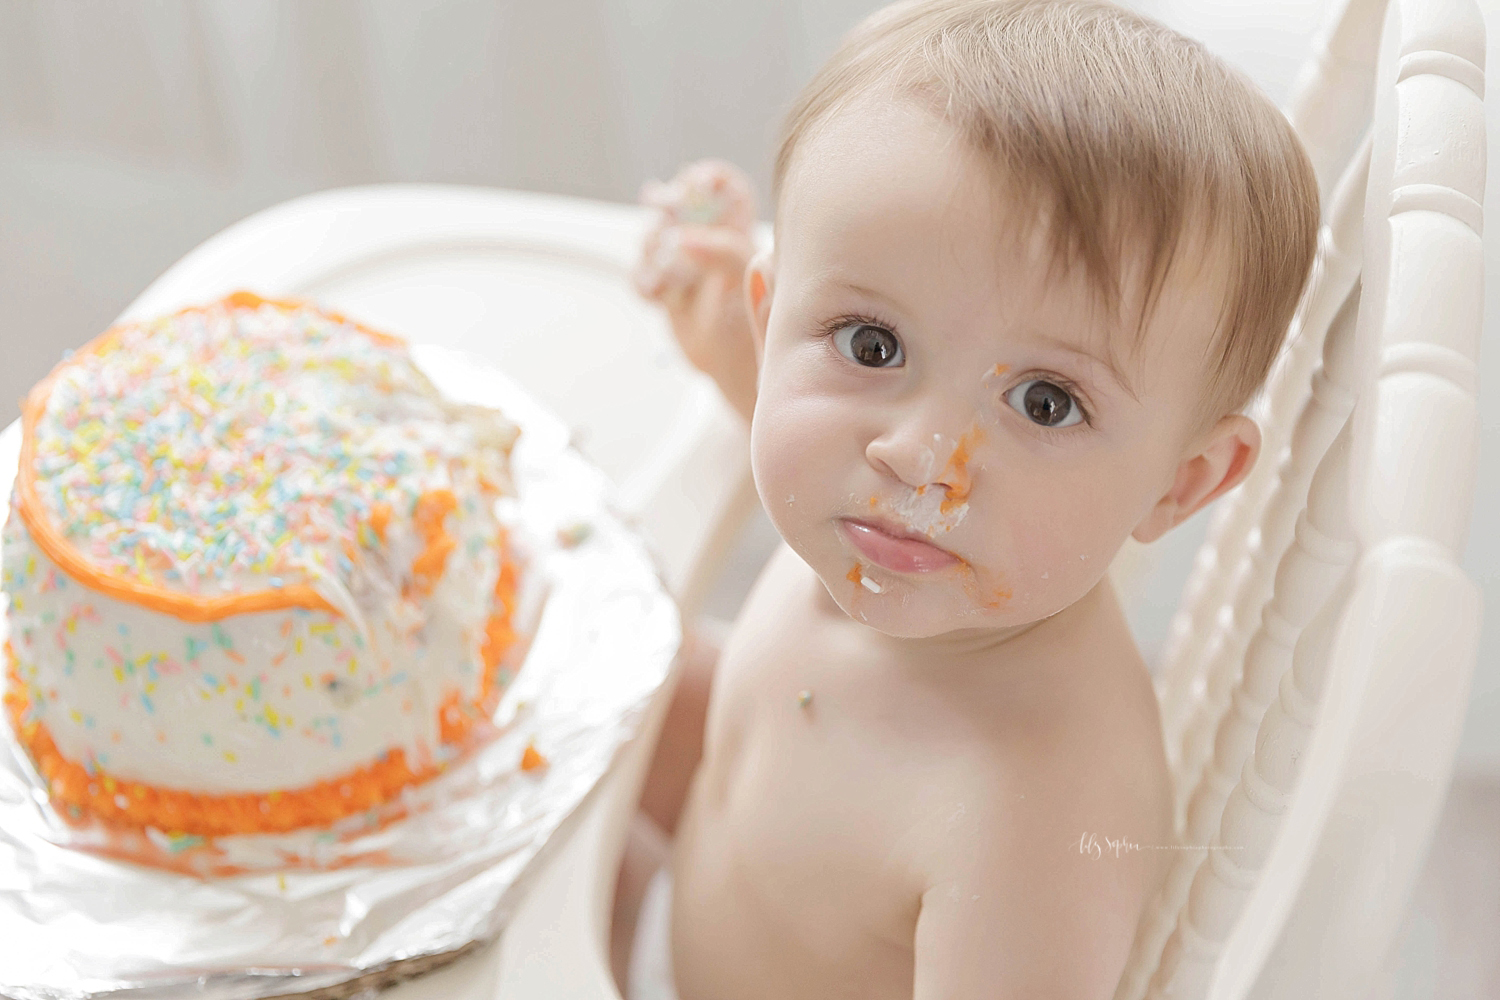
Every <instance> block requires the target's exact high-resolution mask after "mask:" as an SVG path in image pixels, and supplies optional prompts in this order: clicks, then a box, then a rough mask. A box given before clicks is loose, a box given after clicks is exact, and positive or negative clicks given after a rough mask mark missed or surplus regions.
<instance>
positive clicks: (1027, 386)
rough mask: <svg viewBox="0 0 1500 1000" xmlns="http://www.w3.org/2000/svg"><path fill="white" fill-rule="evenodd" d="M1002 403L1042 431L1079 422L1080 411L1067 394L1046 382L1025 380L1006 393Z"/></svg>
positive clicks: (1060, 388) (1081, 410)
mask: <svg viewBox="0 0 1500 1000" xmlns="http://www.w3.org/2000/svg"><path fill="white" fill-rule="evenodd" d="M1005 401H1006V402H1007V403H1009V404H1010V405H1011V407H1012V408H1013V409H1015V410H1016V411H1017V412H1018V413H1020V414H1021V415H1022V416H1024V417H1026V418H1027V419H1028V420H1030V421H1031V422H1032V423H1035V424H1039V425H1040V426H1042V427H1051V428H1057V427H1071V426H1072V425H1074V424H1076V423H1080V422H1082V420H1083V408H1082V407H1081V406H1079V405H1078V403H1077V401H1076V400H1074V399H1073V397H1072V396H1071V395H1069V393H1068V391H1067V390H1066V389H1064V388H1062V387H1061V386H1059V385H1055V384H1053V383H1052V382H1048V381H1047V380H1046V379H1040V378H1033V379H1027V380H1026V381H1025V382H1022V383H1021V384H1020V385H1018V386H1016V387H1015V388H1014V389H1012V390H1010V392H1007V393H1006V394H1005Z"/></svg>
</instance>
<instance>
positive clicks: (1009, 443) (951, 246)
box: [751, 102, 1223, 638]
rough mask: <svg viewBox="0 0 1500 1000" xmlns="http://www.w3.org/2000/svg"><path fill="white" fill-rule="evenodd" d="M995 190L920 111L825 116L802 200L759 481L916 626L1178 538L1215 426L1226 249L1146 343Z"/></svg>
mask: <svg viewBox="0 0 1500 1000" xmlns="http://www.w3.org/2000/svg"><path fill="white" fill-rule="evenodd" d="M996 189H997V183H996V179H995V175H994V173H993V172H992V171H991V170H989V169H988V168H987V167H986V165H985V164H984V163H983V162H981V161H980V160H979V159H978V158H977V156H976V155H975V154H974V153H972V152H970V150H969V148H968V147H967V146H966V145H965V144H964V142H963V141H962V140H961V139H960V138H959V137H958V135H957V134H956V133H955V132H953V131H952V130H951V129H950V127H949V126H947V125H946V124H944V123H942V122H941V121H939V120H938V119H937V118H935V117H933V116H932V115H931V114H929V113H928V112H926V111H924V110H921V109H920V108H918V107H916V106H915V105H906V104H902V103H899V102H885V103H876V102H866V103H863V104H860V105H857V106H856V107H854V108H853V109H850V110H847V111H844V112H840V113H839V114H837V115H835V116H834V117H833V118H831V119H830V120H828V121H827V122H825V123H823V125H822V126H821V127H820V128H819V129H818V130H816V132H815V133H814V134H812V135H810V136H809V137H808V138H807V139H806V140H805V144H804V145H803V146H802V147H800V148H799V150H798V153H797V156H796V158H795V159H794V162H793V163H792V165H791V168H790V170H789V172H788V174H787V176H786V179H785V182H784V185H783V189H782V196H781V197H782V200H781V204H780V206H779V210H778V213H777V218H778V230H777V243H776V257H775V261H774V264H773V265H771V266H770V268H769V270H770V273H771V276H772V281H771V283H770V288H771V291H770V293H769V294H770V296H771V297H770V299H769V314H768V318H766V319H765V320H764V322H765V332H764V337H765V340H764V351H763V360H762V367H761V371H760V384H759V385H760V388H759V396H758V399H757V403H756V411H755V417H754V420H753V421H752V425H751V457H752V464H753V468H754V471H755V480H756V485H757V488H758V489H759V491H760V494H761V497H762V499H763V501H764V502H765V507H766V509H767V511H768V512H769V515H770V517H771V519H772V521H773V523H774V524H775V525H776V528H777V530H778V531H780V533H781V535H782V537H783V538H785V539H786V541H787V542H788V543H789V544H790V545H791V547H792V548H793V549H794V550H796V551H797V553H798V554H799V555H800V556H802V558H803V559H804V560H806V561H807V563H808V564H809V565H810V566H811V567H812V568H813V569H814V571H816V572H817V574H818V576H819V577H820V578H821V580H822V581H823V584H824V586H825V587H826V588H827V589H828V591H829V593H830V594H831V595H832V596H833V598H834V600H835V601H837V602H838V604H839V606H840V607H841V608H842V609H843V610H844V611H845V612H846V613H848V614H849V615H851V616H852V617H854V618H856V619H857V620H860V621H863V622H865V623H866V624H868V625H870V626H872V627H874V628H876V629H879V630H880V631H882V632H885V633H887V634H890V635H894V636H903V637H911V638H919V637H926V636H934V635H939V634H942V633H946V632H950V631H953V630H955V629H967V628H1004V627H1014V626H1020V625H1024V624H1026V623H1028V622H1032V621H1036V620H1038V619H1040V618H1044V617H1046V616H1048V615H1052V614H1055V613H1056V612H1058V611H1060V610H1062V609H1063V608H1065V607H1067V606H1068V605H1070V604H1072V603H1073V602H1074V601H1076V600H1078V599H1079V598H1080V597H1082V596H1083V595H1084V594H1085V593H1087V592H1088V591H1089V590H1090V589H1091V588H1092V587H1093V586H1094V585H1095V584H1096V583H1097V582H1098V581H1099V579H1100V578H1101V577H1102V576H1103V574H1104V572H1105V571H1106V569H1107V568H1108V566H1109V563H1110V561H1111V559H1112V558H1113V557H1114V555H1115V553H1116V551H1118V549H1119V547H1120V545H1121V544H1122V543H1123V542H1124V540H1125V538H1126V537H1127V536H1128V535H1130V534H1131V533H1132V532H1137V531H1138V529H1140V531H1142V532H1144V533H1146V534H1152V535H1154V534H1156V533H1159V531H1157V530H1156V529H1155V528H1151V527H1149V525H1151V524H1155V523H1156V522H1157V521H1161V520H1162V515H1161V505H1162V502H1163V497H1164V494H1167V493H1168V492H1169V491H1170V490H1171V489H1172V488H1173V484H1174V482H1176V481H1180V467H1181V466H1182V465H1183V462H1184V456H1185V454H1187V453H1189V452H1191V451H1192V445H1193V442H1194V440H1195V437H1194V436H1195V435H1197V434H1199V433H1200V430H1201V429H1200V428H1198V427H1197V426H1196V425H1195V423H1194V419H1195V412H1194V406H1195V404H1196V403H1197V402H1198V400H1199V397H1200V390H1201V388H1202V386H1203V384H1204V379H1205V372H1204V370H1203V369H1202V361H1201V359H1202V358H1203V357H1204V354H1205V347H1206V345H1207V343H1208V338H1209V335H1210V333H1211V331H1212V330H1213V329H1214V327H1215V323H1216V320H1217V315H1218V309H1219V305H1220V302H1221V301H1222V298H1221V297H1222V287H1223V278H1222V275H1221V274H1220V273H1219V272H1218V270H1216V265H1214V264H1213V263H1212V260H1213V257H1212V255H1210V254H1202V253H1199V254H1198V255H1197V257H1196V260H1195V263H1197V265H1198V266H1197V269H1196V273H1193V272H1194V270H1195V268H1194V266H1193V265H1192V264H1190V265H1189V266H1188V268H1187V272H1188V273H1186V274H1184V273H1181V272H1174V273H1173V275H1172V276H1171V277H1170V279H1169V280H1168V282H1167V284H1166V285H1165V286H1164V287H1163V288H1162V289H1161V291H1160V293H1159V296H1158V299H1157V301H1156V304H1155V307H1154V310H1153V312H1152V313H1151V314H1150V320H1149V322H1148V325H1147V327H1146V329H1145V331H1144V335H1143V339H1142V340H1141V342H1140V345H1139V347H1136V346H1135V345H1134V343H1133V339H1132V338H1133V332H1134V331H1133V330H1131V329H1125V328H1124V327H1123V326H1122V325H1121V324H1120V322H1119V321H1118V320H1117V319H1115V318H1114V316H1115V314H1114V313H1112V312H1110V311H1107V310H1105V309H1102V308H1101V307H1100V306H1099V305H1098V300H1097V297H1096V296H1095V295H1093V294H1092V292H1091V290H1090V288H1089V286H1088V284H1087V283H1086V279H1085V277H1084V276H1083V275H1082V274H1081V273H1073V272H1071V271H1066V272H1065V271H1064V270H1063V269H1059V268H1054V267H1052V266H1051V263H1052V262H1051V256H1050V251H1049V250H1048V248H1047V246H1046V242H1045V239H1044V237H1045V233H1044V231H1043V230H1042V227H1040V226H1028V225H1025V224H1023V223H1022V222H1021V221H1020V213H1018V212H1017V211H1016V208H1017V206H1016V205H1013V204H1011V203H1010V202H1008V201H1007V200H1006V198H1005V197H1004V196H1003V195H999V196H997V194H996ZM1202 262H1207V263H1202ZM1128 274H1129V272H1128V265H1127V276H1128ZM1125 284H1126V285H1129V284H1130V282H1128V281H1127V282H1126V283H1125ZM1130 294H1134V293H1133V292H1132V293H1127V298H1126V301H1125V307H1126V308H1124V309H1122V310H1121V314H1122V315H1132V313H1131V312H1130V311H1129V307H1130V306H1131V302H1132V300H1131V299H1130V298H1129V297H1128V295H1130ZM1111 344H1114V345H1116V349H1115V350H1112V351H1111V350H1109V349H1108V348H1109V345H1111ZM793 498H795V499H793ZM1168 520H1170V518H1168Z"/></svg>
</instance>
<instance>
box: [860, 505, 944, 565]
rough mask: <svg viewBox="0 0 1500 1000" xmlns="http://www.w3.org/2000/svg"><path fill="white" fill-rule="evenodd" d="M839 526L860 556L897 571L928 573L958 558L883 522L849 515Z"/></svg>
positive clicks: (915, 535) (921, 538)
mask: <svg viewBox="0 0 1500 1000" xmlns="http://www.w3.org/2000/svg"><path fill="white" fill-rule="evenodd" d="M841 527H842V528H843V531H844V535H845V537H847V538H848V539H849V542H850V544H851V545H853V546H854V547H855V548H856V549H857V550H859V552H860V554H861V555H863V556H864V557H865V558H866V559H868V560H870V562H872V563H874V564H875V565H877V566H881V567H884V568H885V569H888V570H891V571H893V572H896V573H930V572H932V571H933V570H939V569H944V568H946V567H948V566H952V565H953V564H954V563H957V562H959V561H960V560H959V558H958V556H956V555H954V554H953V553H952V552H949V551H948V550H947V549H942V548H939V547H938V546H936V545H933V544H932V543H931V542H930V541H928V540H927V539H926V538H924V537H922V536H921V535H917V534H913V533H912V532H909V531H907V530H906V529H904V528H900V527H897V526H895V525H893V524H890V523H889V522H886V521H878V520H872V519H861V518H852V517H850V518H844V519H843V521H842V522H841Z"/></svg>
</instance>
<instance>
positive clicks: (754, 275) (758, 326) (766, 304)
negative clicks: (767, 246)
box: [745, 250, 776, 360]
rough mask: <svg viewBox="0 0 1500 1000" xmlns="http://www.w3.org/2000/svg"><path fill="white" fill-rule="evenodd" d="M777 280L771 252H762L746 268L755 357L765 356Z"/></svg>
mask: <svg viewBox="0 0 1500 1000" xmlns="http://www.w3.org/2000/svg"><path fill="white" fill-rule="evenodd" d="M775 280H776V272H775V258H774V257H773V256H772V254H771V251H770V250H761V251H759V252H758V253H757V254H756V255H755V256H754V257H751V258H750V263H749V264H748V265H746V267H745V305H747V306H748V307H749V309H750V332H751V335H752V336H754V338H755V355H756V359H757V360H759V359H760V358H761V357H763V356H764V355H765V350H766V326H767V325H768V324H769V323H770V322H771V295H772V292H773V291H774V286H775Z"/></svg>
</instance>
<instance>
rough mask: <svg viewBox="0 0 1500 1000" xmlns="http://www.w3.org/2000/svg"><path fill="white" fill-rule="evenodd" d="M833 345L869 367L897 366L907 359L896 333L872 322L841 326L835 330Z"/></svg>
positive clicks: (847, 355) (859, 363)
mask: <svg viewBox="0 0 1500 1000" xmlns="http://www.w3.org/2000/svg"><path fill="white" fill-rule="evenodd" d="M833 346H834V347H836V348H837V349H838V352H839V353H840V354H842V355H843V356H844V357H846V358H848V359H849V360H850V361H853V362H854V363H855V364H857V365H864V366H866V367H868V368H895V367H896V366H898V365H900V364H902V363H903V362H904V361H905V360H906V358H905V356H904V355H903V354H902V353H901V341H899V340H897V339H896V335H895V334H894V333H892V332H891V331H889V330H887V329H886V328H885V327H882V326H875V325H874V324H872V323H848V324H846V325H844V326H841V327H839V328H838V329H837V330H835V331H833Z"/></svg>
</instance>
